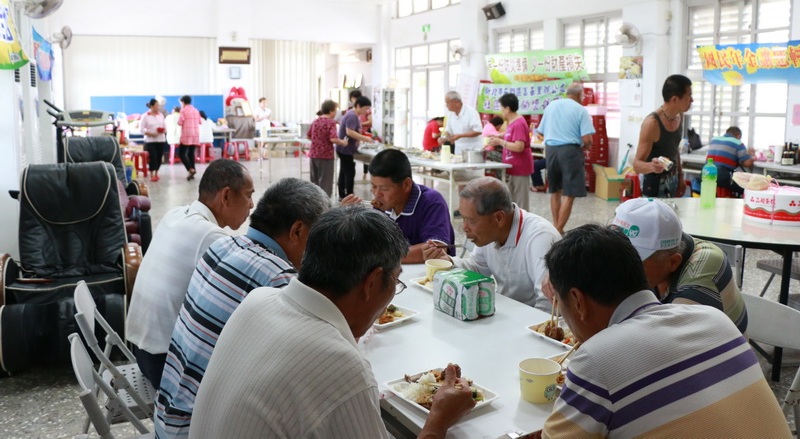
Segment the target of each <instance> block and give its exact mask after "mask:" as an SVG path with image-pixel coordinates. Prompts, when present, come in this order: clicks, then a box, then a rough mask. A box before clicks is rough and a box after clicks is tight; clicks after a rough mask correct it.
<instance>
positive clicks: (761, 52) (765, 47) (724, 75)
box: [697, 40, 800, 86]
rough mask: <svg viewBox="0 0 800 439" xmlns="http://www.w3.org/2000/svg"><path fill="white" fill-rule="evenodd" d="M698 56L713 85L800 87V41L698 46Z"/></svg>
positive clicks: (705, 73)
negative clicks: (774, 83)
mask: <svg viewBox="0 0 800 439" xmlns="http://www.w3.org/2000/svg"><path fill="white" fill-rule="evenodd" d="M697 53H698V55H700V62H701V63H702V65H703V78H705V79H706V80H707V81H709V82H711V83H712V84H716V85H732V86H737V85H745V84H759V83H767V82H779V83H788V84H800V40H794V41H789V42H786V43H750V44H718V45H708V46H697Z"/></svg>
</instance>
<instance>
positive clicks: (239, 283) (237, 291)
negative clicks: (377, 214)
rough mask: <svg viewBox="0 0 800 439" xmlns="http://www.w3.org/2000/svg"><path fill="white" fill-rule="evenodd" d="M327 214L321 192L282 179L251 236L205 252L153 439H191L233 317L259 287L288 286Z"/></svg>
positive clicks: (181, 319) (257, 214)
mask: <svg viewBox="0 0 800 439" xmlns="http://www.w3.org/2000/svg"><path fill="white" fill-rule="evenodd" d="M329 208H330V200H329V199H328V197H327V196H326V195H325V192H323V191H322V189H320V188H319V187H317V186H316V185H314V184H312V183H311V182H308V181H303V180H298V179H295V178H285V179H282V180H280V181H279V182H277V183H275V184H274V185H272V186H270V188H269V189H267V191H266V192H264V195H263V196H262V197H261V200H259V202H258V205H257V206H256V210H255V211H254V212H253V214H252V215H251V216H250V227H249V229H248V230H247V234H246V235H244V236H236V237H226V238H222V239H219V240H217V241H216V242H214V243H213V244H212V245H211V246H210V247H209V248H208V250H207V251H206V253H205V254H204V255H203V257H202V258H201V259H200V262H199V263H198V265H197V268H196V269H195V272H194V275H193V276H192V279H191V281H190V283H189V290H188V292H187V294H186V300H185V301H184V302H183V307H182V308H181V310H180V314H179V316H178V321H177V322H176V324H175V329H174V331H173V333H172V342H171V343H170V346H169V351H168V352H167V363H166V365H165V366H164V374H163V377H162V379H161V388H160V390H159V392H158V396H157V398H156V413H155V419H154V424H155V431H156V437H158V438H178V437H187V436H188V434H189V423H190V422H191V418H192V410H193V408H194V401H195V396H196V395H197V389H198V388H199V387H200V382H201V381H202V379H203V374H204V373H205V370H206V367H207V366H208V360H209V358H211V353H212V352H213V350H214V346H215V345H216V343H217V339H218V337H219V334H220V332H221V331H222V328H223V326H225V323H226V322H227V321H228V318H230V315H231V313H233V310H234V309H236V307H237V306H239V304H240V303H241V302H242V300H244V298H245V296H247V294H248V293H249V292H250V291H252V290H254V289H255V288H258V287H263V286H268V287H276V288H281V287H284V286H286V285H287V284H288V283H289V280H290V279H291V278H292V277H294V276H295V275H296V273H297V272H296V268H297V267H299V266H300V261H301V260H302V257H303V252H304V251H305V247H306V238H307V237H308V232H309V229H310V228H311V225H312V224H313V223H314V222H315V221H316V220H317V218H318V217H319V216H320V215H321V214H322V213H323V212H325V211H326V210H328V209H329Z"/></svg>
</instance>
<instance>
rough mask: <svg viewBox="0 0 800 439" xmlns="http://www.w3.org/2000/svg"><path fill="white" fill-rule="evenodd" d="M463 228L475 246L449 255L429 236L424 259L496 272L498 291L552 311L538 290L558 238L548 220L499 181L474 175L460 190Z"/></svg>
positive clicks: (540, 290) (494, 273) (468, 268)
mask: <svg viewBox="0 0 800 439" xmlns="http://www.w3.org/2000/svg"><path fill="white" fill-rule="evenodd" d="M459 198H460V202H459V205H458V208H459V210H460V211H461V215H462V216H463V218H464V234H466V235H467V239H469V240H470V241H472V242H473V243H474V244H475V246H476V248H475V250H473V251H472V252H471V253H470V255H469V256H467V257H466V258H457V257H451V256H447V255H446V254H445V253H444V251H443V249H442V248H440V246H439V244H437V243H436V242H432V241H431V242H428V243H427V244H426V246H425V248H424V250H423V254H424V256H425V259H426V260H427V259H434V258H438V259H446V260H450V261H453V264H454V265H455V266H456V267H463V268H466V269H467V270H472V271H477V272H479V273H481V274H484V275H486V276H494V278H495V280H496V281H497V292H498V293H500V294H502V295H504V296H507V297H510V298H512V299H514V300H517V301H519V302H522V303H525V304H527V305H530V306H534V307H536V308H539V309H541V310H544V311H550V309H551V306H550V302H549V301H548V299H547V298H546V297H545V296H544V295H543V293H542V279H544V278H545V275H546V269H545V265H544V255H545V254H546V253H547V251H548V250H550V247H551V246H552V245H553V243H554V242H556V241H558V240H559V239H561V234H560V233H558V231H557V230H556V228H555V227H553V225H552V224H550V222H549V221H547V220H546V219H544V218H542V217H540V216H539V215H534V214H532V213H530V212H526V211H525V210H523V209H520V208H519V206H517V205H516V204H514V203H512V202H511V193H510V192H509V190H508V187H507V186H506V185H505V183H503V182H502V181H500V180H498V179H496V178H491V177H482V178H479V179H476V180H472V181H471V182H469V183H467V185H466V186H464V189H463V190H462V191H461V193H460V194H459Z"/></svg>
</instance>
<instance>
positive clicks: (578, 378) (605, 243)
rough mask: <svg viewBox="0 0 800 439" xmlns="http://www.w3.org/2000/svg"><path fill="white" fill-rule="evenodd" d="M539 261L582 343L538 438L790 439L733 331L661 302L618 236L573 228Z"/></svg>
mask: <svg viewBox="0 0 800 439" xmlns="http://www.w3.org/2000/svg"><path fill="white" fill-rule="evenodd" d="M545 262H546V264H547V268H548V269H549V270H550V282H551V286H552V289H553V290H555V294H557V296H558V306H559V310H560V311H561V314H562V315H563V316H564V320H565V321H566V322H567V324H569V327H570V328H571V329H572V332H573V333H574V334H575V336H576V337H577V338H578V339H579V340H581V341H582V342H583V343H582V344H581V346H580V349H578V351H577V352H576V353H575V354H574V356H573V357H572V361H571V362H570V363H569V368H568V370H567V379H566V382H565V383H564V388H563V390H562V391H561V395H560V396H559V398H558V399H557V400H556V402H555V405H554V407H553V413H552V414H551V415H550V417H549V418H548V419H547V421H546V422H545V426H544V430H543V431H542V437H545V438H556V437H559V438H574V437H583V438H586V437H611V438H614V437H618V438H622V437H624V438H629V437H726V438H731V437H748V438H749V437H770V438H779V437H780V438H785V437H791V433H790V432H789V428H788V425H787V423H786V419H785V418H784V417H783V413H782V412H781V409H780V407H779V406H778V402H777V400H776V398H775V396H774V395H773V393H772V391H771V390H770V388H769V386H768V385H767V382H766V380H765V379H764V373H763V372H762V370H761V367H760V365H759V364H758V361H757V360H756V357H755V355H754V354H753V351H752V350H751V349H750V346H749V345H748V343H747V340H746V339H745V338H744V337H743V336H742V334H741V333H740V332H739V331H738V330H737V329H736V326H734V324H733V323H732V322H731V321H730V319H728V318H727V317H726V316H725V314H723V313H722V312H720V311H718V310H716V309H713V308H712V307H710V306H691V305H676V304H662V303H661V302H659V300H658V299H657V298H656V296H655V295H654V294H653V293H652V292H651V291H649V290H648V289H647V281H646V279H645V275H644V269H643V267H642V263H641V261H640V259H639V254H638V253H637V251H636V249H635V248H634V247H633V246H632V245H631V243H630V241H629V240H628V239H627V238H626V237H625V235H623V234H622V233H620V231H619V230H618V229H616V228H607V227H603V226H600V225H592V224H590V225H585V226H581V227H578V228H576V229H573V230H571V231H570V232H568V233H567V234H566V235H565V236H564V239H562V240H561V241H559V242H556V243H555V244H553V247H552V248H551V249H550V251H549V252H548V254H547V256H545Z"/></svg>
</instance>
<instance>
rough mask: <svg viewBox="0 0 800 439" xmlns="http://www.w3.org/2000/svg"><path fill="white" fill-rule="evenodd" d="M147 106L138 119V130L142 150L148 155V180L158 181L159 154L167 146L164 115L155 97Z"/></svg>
mask: <svg viewBox="0 0 800 439" xmlns="http://www.w3.org/2000/svg"><path fill="white" fill-rule="evenodd" d="M147 106H148V107H149V108H150V111H148V112H147V113H144V114H143V115H142V117H141V119H139V131H141V132H142V134H143V135H144V150H145V151H147V153H148V154H149V155H150V160H149V161H150V163H149V166H150V181H158V180H160V179H159V178H158V168H160V167H161V156H163V155H164V150H165V149H166V148H167V135H166V134H165V132H166V130H167V128H166V125H165V124H164V115H163V114H162V113H161V111H159V110H160V108H161V104H159V102H158V101H157V100H155V99H150V102H148V104H147Z"/></svg>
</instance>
